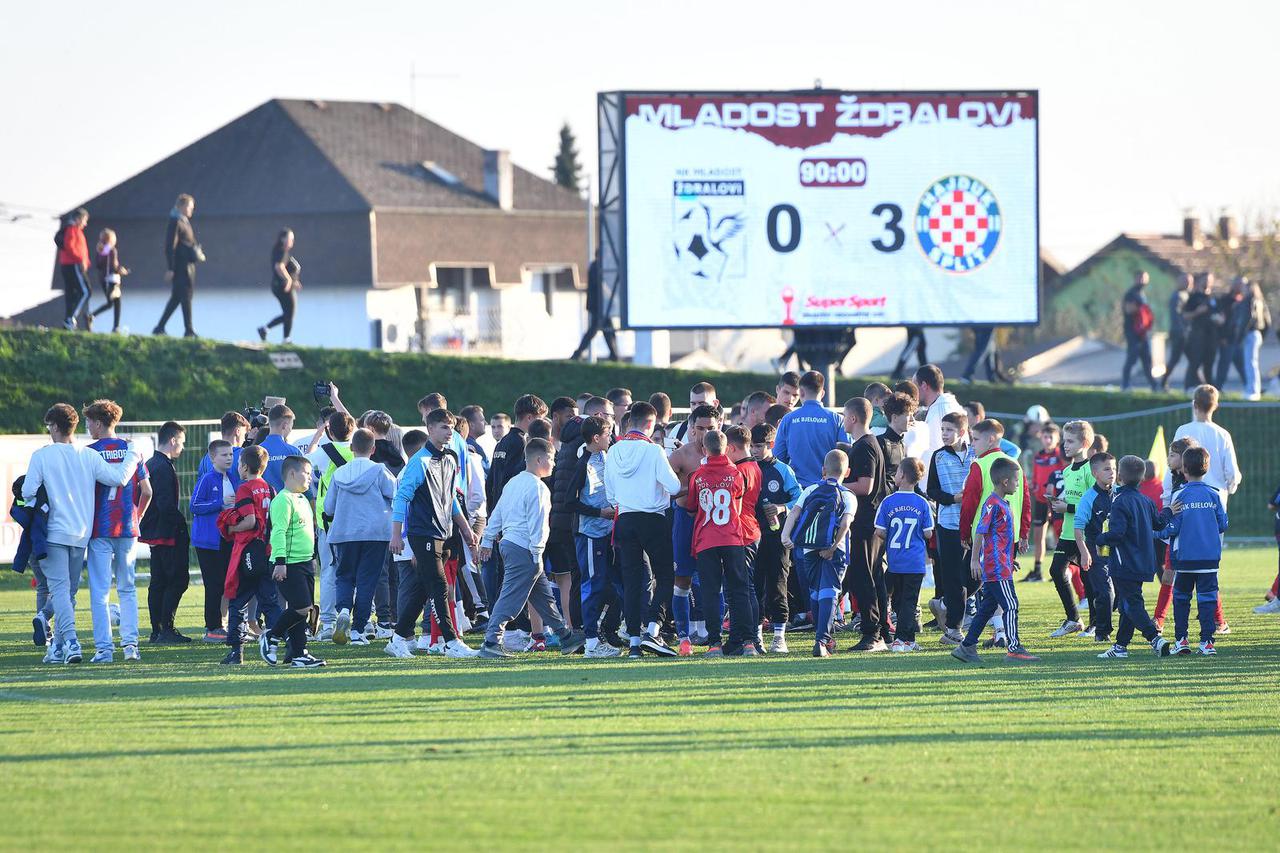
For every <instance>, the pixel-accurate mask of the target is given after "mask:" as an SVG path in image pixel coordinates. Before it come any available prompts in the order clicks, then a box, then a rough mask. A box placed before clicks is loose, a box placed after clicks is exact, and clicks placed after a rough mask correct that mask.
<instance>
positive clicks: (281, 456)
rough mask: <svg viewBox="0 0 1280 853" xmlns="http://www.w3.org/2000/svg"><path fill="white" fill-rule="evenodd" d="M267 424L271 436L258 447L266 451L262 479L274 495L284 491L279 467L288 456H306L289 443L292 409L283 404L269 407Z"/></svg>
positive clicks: (300, 449)
mask: <svg viewBox="0 0 1280 853" xmlns="http://www.w3.org/2000/svg"><path fill="white" fill-rule="evenodd" d="M267 423H268V425H269V426H270V427H271V434H270V435H268V436H267V437H266V438H264V439H262V443H261V444H260V445H259V447H261V448H262V449H263V450H265V451H267V470H266V471H264V472H263V474H262V479H264V480H266V481H267V484H268V485H269V486H271V488H272V489H274V490H275V492H276V494H279V493H280V492H283V491H284V475H283V474H282V473H281V466H282V465H284V460H286V459H288V458H289V457H290V456H306V454H305V453H303V452H302V448H300V447H296V446H294V445H292V444H290V443H289V433H291V432H293V409H290V408H289V407H288V406H286V405H284V404H283V403H281V404H279V405H275V406H272V407H271V411H269V412H267Z"/></svg>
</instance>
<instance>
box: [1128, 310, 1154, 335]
mask: <svg viewBox="0 0 1280 853" xmlns="http://www.w3.org/2000/svg"><path fill="white" fill-rule="evenodd" d="M1155 321H1156V318H1155V315H1154V314H1152V313H1151V306H1150V305H1148V304H1147V303H1145V302H1143V303H1142V304H1140V305H1139V306H1138V310H1137V311H1134V312H1133V321H1132V322H1133V331H1134V333H1135V334H1139V335H1145V334H1146V333H1147V332H1149V331H1151V327H1152V326H1154V325H1155Z"/></svg>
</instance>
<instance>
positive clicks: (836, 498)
mask: <svg viewBox="0 0 1280 853" xmlns="http://www.w3.org/2000/svg"><path fill="white" fill-rule="evenodd" d="M844 492H845V488H844V486H840V485H836V484H832V483H828V482H826V481H823V482H821V483H819V484H818V485H817V487H816V488H815V489H814V490H813V491H812V492H810V493H809V496H808V497H807V498H805V499H804V505H803V506H801V507H800V514H799V516H797V518H796V523H795V527H794V528H793V529H792V535H791V541H792V542H793V543H795V546H796V547H797V548H811V549H815V550H819V551H821V550H824V549H826V548H830V547H831V546H833V545H835V544H836V529H837V528H839V526H840V517H841V516H842V515H844Z"/></svg>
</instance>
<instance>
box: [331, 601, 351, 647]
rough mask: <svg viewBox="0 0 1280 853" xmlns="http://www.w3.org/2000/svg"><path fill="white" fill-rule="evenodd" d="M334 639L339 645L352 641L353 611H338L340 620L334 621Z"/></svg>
mask: <svg viewBox="0 0 1280 853" xmlns="http://www.w3.org/2000/svg"><path fill="white" fill-rule="evenodd" d="M333 641H334V642H335V643H337V644H338V645H339V646H345V645H346V644H347V643H349V642H351V611H350V610H347V609H345V608H344V609H343V610H341V611H339V613H338V620H337V621H336V622H334V623H333Z"/></svg>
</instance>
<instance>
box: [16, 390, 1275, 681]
mask: <svg viewBox="0 0 1280 853" xmlns="http://www.w3.org/2000/svg"><path fill="white" fill-rule="evenodd" d="M329 390H330V401H331V405H330V406H329V407H328V408H326V409H325V410H322V411H321V413H320V418H319V420H318V423H317V425H316V429H315V432H314V434H313V435H312V436H311V438H310V440H309V441H308V442H306V444H305V446H297V445H294V444H292V443H290V436H291V434H292V433H293V432H294V420H295V416H294V413H293V412H292V411H291V410H290V409H289V408H288V407H287V406H285V405H283V404H282V405H277V406H275V407H273V408H272V409H271V410H270V411H269V413H268V425H267V426H266V427H265V428H264V429H262V430H260V431H259V432H258V434H256V435H253V436H249V434H248V433H249V427H250V425H249V422H248V421H247V420H246V419H245V417H244V416H243V415H241V414H240V413H238V412H228V413H227V414H226V415H225V416H224V417H223V418H222V423H221V436H220V437H219V438H217V439H214V440H213V441H211V442H210V443H209V444H208V447H207V448H205V450H206V451H207V453H206V454H205V455H204V456H203V457H202V458H201V461H200V471H199V479H198V482H197V484H196V486H195V487H194V490H193V491H192V492H191V494H190V495H188V496H184V495H182V494H181V493H180V489H179V479H178V476H177V473H176V469H175V466H174V462H175V460H176V459H178V458H179V456H180V455H181V454H183V453H184V452H185V432H184V430H183V427H182V426H181V425H179V424H178V423H176V422H168V423H166V424H164V425H163V426H162V427H161V428H160V430H159V432H158V435H157V436H156V448H155V453H154V455H153V456H152V457H151V458H150V459H148V460H146V461H145V463H144V462H143V461H142V460H141V459H140V458H139V457H138V454H137V453H136V452H135V451H134V450H133V449H132V445H131V444H130V443H129V442H128V441H126V440H124V439H123V438H121V437H119V436H117V435H116V426H117V424H118V423H119V422H120V419H121V417H122V411H121V408H120V406H119V405H117V404H116V403H114V402H112V401H110V400H98V401H96V402H94V403H92V404H91V405H89V406H87V407H86V408H85V409H84V411H83V418H84V420H85V421H86V423H87V428H88V433H89V437H90V438H91V439H92V440H93V442H92V443H91V444H89V445H87V446H80V445H77V444H75V443H74V441H73V438H74V436H75V435H76V432H77V429H78V427H79V421H80V416H81V415H80V413H78V412H77V411H76V410H75V409H74V408H73V407H71V406H70V405H67V404H65V403H59V404H57V405H54V406H53V407H51V408H50V409H49V410H48V412H47V413H46V415H45V423H46V425H47V427H48V430H49V434H50V438H51V439H52V442H51V444H49V445H48V446H45V447H42V448H41V449H39V450H37V451H36V452H35V453H34V454H33V456H32V458H31V462H30V466H29V468H28V470H27V472H26V474H25V476H24V477H23V478H20V481H19V482H18V483H16V484H15V487H14V493H15V496H19V497H18V499H17V500H16V502H15V505H14V507H13V508H12V509H11V513H12V514H13V516H14V517H15V518H16V519H18V520H19V521H20V522H21V523H22V524H23V526H24V534H23V540H22V547H21V549H20V553H19V558H18V560H16V561H15V565H14V568H15V569H17V570H19V571H22V570H25V568H26V566H28V565H30V566H31V567H32V569H33V573H34V575H35V578H36V587H37V600H36V607H37V612H36V615H35V616H34V618H33V620H32V626H33V634H32V639H33V641H34V642H35V643H36V644H37V645H41V646H46V647H47V651H46V654H45V657H44V660H45V662H46V663H50V664H56V663H79V662H80V661H81V660H82V659H83V655H82V652H81V648H80V644H79V640H78V637H77V633H76V621H75V616H76V613H75V599H76V595H77V592H78V586H79V581H80V576H81V574H82V570H83V568H84V566H85V563H86V554H87V567H88V585H89V598H90V612H91V615H92V623H93V639H94V654H93V656H92V658H91V660H92V662H94V663H110V662H112V661H113V660H114V659H115V638H114V636H113V633H114V628H115V623H118V625H119V640H120V645H121V647H122V651H123V656H124V659H125V660H126V661H130V660H139V659H140V652H139V648H140V635H139V624H138V623H139V612H138V602H137V592H136V584H135V551H136V546H137V543H138V542H139V541H140V542H143V543H146V544H147V545H148V546H149V547H150V581H149V583H148V585H147V609H148V612H149V616H150V623H151V634H150V642H151V643H153V644H181V643H188V642H191V640H192V638H191V637H188V636H187V635H185V634H183V633H182V632H181V631H180V630H179V628H178V625H177V624H176V622H175V617H176V613H177V610H178V605H179V603H180V601H181V599H182V597H183V595H184V593H185V592H186V590H187V585H188V574H189V571H188V554H189V553H190V550H191V548H192V547H194V550H195V552H196V556H197V560H198V563H199V570H200V576H201V579H202V582H203V598H204V602H203V603H204V632H203V639H204V640H205V641H206V642H210V643H220V644H225V645H226V646H227V647H228V648H227V651H226V653H225V657H224V658H223V661H222V662H223V663H225V664H228V665H233V664H239V663H241V662H242V661H243V647H244V645H245V643H246V642H250V643H253V644H255V645H256V646H257V652H258V655H259V656H260V657H261V658H262V659H263V660H264V661H265V662H266V663H268V664H270V665H273V666H274V665H277V664H282V663H287V664H288V665H290V666H292V667H295V668H312V667H318V666H323V665H325V661H324V660H322V659H321V658H319V657H317V656H316V655H315V654H313V652H314V651H315V650H316V647H317V646H319V645H320V644H325V645H328V644H333V645H336V646H342V645H368V644H370V643H371V642H373V641H379V642H385V646H384V648H385V651H386V653H387V654H389V655H391V656H392V657H395V658H410V657H413V656H414V655H415V653H417V652H425V653H427V654H439V655H443V656H445V657H452V658H470V657H477V656H478V657H484V658H506V657H509V656H510V655H511V653H512V652H541V651H545V650H548V649H557V648H558V650H559V651H560V652H561V653H562V654H572V653H576V652H581V653H582V654H583V655H584V656H585V657H591V658H608V657H620V656H625V657H627V658H629V659H636V658H640V657H642V656H645V655H653V656H659V657H684V656H690V655H693V654H695V652H696V653H700V654H701V655H704V656H708V657H720V656H739V655H741V656H753V655H759V654H766V653H767V654H787V653H788V652H789V651H790V648H789V645H788V633H789V632H790V633H791V634H792V635H793V637H792V639H793V640H794V635H795V634H799V633H805V634H808V633H809V632H812V634H811V636H812V643H811V645H809V649H811V651H812V654H813V655H814V656H817V657H827V656H829V655H830V654H831V653H832V652H834V651H835V650H836V637H837V636H838V635H839V633H840V632H841V631H850V632H852V633H853V634H855V635H856V636H857V639H856V641H855V642H854V643H853V644H852V648H851V651H855V652H867V653H870V652H879V651H886V650H887V651H892V652H897V653H912V652H919V651H921V649H922V646H921V641H922V638H923V636H924V633H925V632H926V631H930V630H932V631H936V632H939V633H940V637H939V639H938V641H937V644H938V646H939V647H941V648H949V649H950V650H951V653H952V654H953V655H954V656H955V657H957V658H959V659H961V660H964V661H976V660H977V659H978V646H979V643H980V641H982V640H983V637H984V634H985V629H986V628H987V627H988V626H989V625H990V626H991V628H992V633H991V635H990V637H989V639H987V640H986V641H985V646H986V647H988V648H998V649H1001V650H1003V654H1004V656H1005V658H1006V659H1007V660H1010V661H1015V662H1026V661H1034V660H1036V658H1035V656H1034V655H1032V654H1031V653H1030V652H1028V651H1027V649H1026V648H1025V647H1024V646H1023V643H1022V639H1021V638H1022V636H1023V635H1022V634H1020V633H1019V610H1018V595H1017V592H1016V590H1015V587H1014V580H1015V573H1016V572H1018V571H1019V567H1018V565H1017V563H1016V560H1017V556H1018V554H1020V553H1026V552H1028V551H1031V553H1032V554H1033V555H1034V566H1033V568H1032V569H1031V570H1030V571H1029V572H1028V573H1027V574H1026V576H1025V577H1023V578H1022V580H1023V581H1036V580H1041V579H1042V560H1043V558H1044V555H1045V552H1046V550H1047V548H1048V547H1052V549H1053V550H1052V554H1053V556H1052V561H1051V564H1050V569H1049V575H1050V577H1051V578H1052V580H1053V582H1054V584H1055V586H1056V589H1057V592H1058V594H1059V596H1060V598H1061V601H1062V607H1063V610H1064V619H1063V621H1062V623H1061V625H1060V626H1058V627H1057V628H1056V629H1055V630H1053V632H1052V633H1051V634H1050V636H1052V637H1065V636H1068V635H1072V634H1078V635H1080V636H1084V637H1089V638H1092V639H1093V640H1094V641H1096V642H1098V643H1104V644H1105V650H1104V651H1103V652H1102V653H1101V654H1100V655H1099V657H1102V658H1123V657H1126V656H1127V655H1128V653H1129V652H1128V647H1129V644H1130V642H1131V640H1132V638H1133V634H1134V633H1135V632H1138V633H1141V634H1142V636H1143V638H1144V640H1145V641H1146V642H1147V643H1149V644H1150V647H1151V648H1152V649H1153V650H1154V651H1155V652H1156V653H1157V654H1159V655H1166V654H1170V653H1179V654H1190V653H1192V651H1193V648H1197V647H1198V650H1199V652H1200V653H1201V654H1213V653H1214V651H1215V650H1214V638H1215V635H1218V634H1224V633H1227V631H1228V630H1229V628H1228V626H1227V625H1226V624H1225V623H1224V622H1223V620H1222V616H1221V602H1220V599H1219V596H1218V591H1217V590H1218V586H1217V569H1218V565H1219V560H1220V558H1221V549H1222V534H1223V533H1224V532H1225V531H1226V529H1227V515H1226V504H1227V499H1228V495H1229V494H1231V493H1232V492H1234V491H1235V490H1236V488H1237V487H1238V485H1239V483H1240V479H1241V476H1240V472H1239V468H1238V466H1237V464H1236V459H1235V451H1234V448H1233V446H1232V442H1231V437H1230V435H1229V434H1228V433H1227V432H1226V431H1225V430H1223V429H1222V428H1221V427H1220V426H1218V425H1217V424H1215V423H1214V422H1213V414H1214V411H1215V409H1216V408H1217V402H1218V394H1217V391H1216V390H1215V389H1214V388H1213V387H1212V386H1208V385H1206V386H1201V387H1200V388H1198V389H1196V392H1195V395H1194V400H1193V413H1194V418H1193V420H1192V421H1191V422H1190V423H1188V424H1186V425H1184V426H1183V427H1181V428H1180V429H1179V430H1178V432H1177V434H1176V436H1175V440H1174V441H1173V443H1172V444H1171V446H1170V452H1169V457H1168V469H1169V470H1168V473H1167V474H1166V475H1165V476H1164V477H1163V479H1162V480H1161V479H1158V478H1157V477H1156V476H1155V472H1154V467H1155V466H1154V465H1153V463H1152V462H1150V461H1149V460H1145V459H1141V458H1139V457H1136V456H1124V457H1122V458H1120V459H1119V460H1117V459H1116V457H1115V456H1113V455H1111V454H1110V453H1109V452H1108V447H1107V441H1106V439H1105V438H1104V437H1103V436H1102V435H1100V434H1098V433H1097V432H1096V431H1095V430H1094V429H1093V427H1092V426H1091V425H1090V424H1089V423H1088V422H1085V421H1081V420H1074V421H1070V422H1068V423H1066V424H1065V425H1063V426H1062V427H1059V426H1058V425H1056V424H1054V423H1053V422H1052V421H1051V420H1050V418H1049V413H1048V412H1047V411H1045V410H1044V408H1043V407H1041V406H1033V407H1032V408H1031V409H1030V410H1028V412H1027V415H1026V418H1025V419H1024V420H1023V422H1022V424H1021V425H1020V426H1021V429H1020V435H1019V436H1017V437H1018V438H1019V440H1020V441H1021V447H1020V446H1018V445H1017V444H1015V443H1014V442H1013V441H1012V440H1011V438H1012V436H1008V437H1007V436H1006V434H1005V428H1004V426H1003V425H1002V424H1001V423H1000V422H999V421H998V420H996V419H993V418H989V417H987V416H986V413H985V411H984V410H983V407H982V404H981V403H979V402H977V401H970V402H969V403H968V404H967V405H965V406H962V405H961V404H960V403H959V402H958V401H957V400H956V398H955V396H954V395H952V394H950V393H948V392H947V391H946V390H945V387H944V378H943V375H942V371H941V370H940V369H939V368H937V367H936V366H934V365H932V364H926V365H924V366H922V367H920V368H919V369H918V370H917V371H916V373H915V375H914V379H913V380H903V381H901V382H898V383H896V384H895V385H894V386H893V387H892V388H890V387H888V386H886V385H884V384H882V383H872V384H871V385H869V386H867V388H866V390H865V391H864V392H863V394H862V395H861V396H857V397H853V398H852V399H850V400H848V401H847V402H846V403H845V404H844V406H843V407H842V408H841V409H840V410H838V411H832V410H831V409H828V408H827V407H826V406H824V405H823V402H822V401H823V394H824V380H823V377H822V375H821V374H819V373H816V372H808V373H805V374H804V375H803V376H798V375H796V374H795V373H787V374H784V375H783V376H782V377H781V379H780V380H779V382H778V384H777V386H776V388H775V389H774V392H773V393H769V392H767V391H756V392H754V393H752V394H750V395H748V396H747V397H746V398H745V399H744V400H742V401H741V402H740V403H734V404H733V405H732V406H731V407H729V408H728V409H727V410H726V409H725V408H724V407H723V406H722V405H721V403H720V401H719V400H718V398H717V392H716V389H715V388H714V387H713V386H712V384H711V383H709V382H699V383H698V384H696V385H694V386H693V388H692V389H690V393H689V407H690V411H689V414H688V417H687V418H684V419H682V420H678V421H673V420H672V417H671V400H670V398H669V397H668V396H667V395H666V394H663V393H656V394H654V395H653V396H652V397H650V398H649V399H648V400H647V401H646V400H640V401H633V400H632V397H631V392H630V391H629V390H627V389H624V388H615V389H612V390H611V391H609V392H608V393H607V394H605V395H604V396H597V395H595V394H593V393H584V394H581V395H580V396H579V397H578V398H576V399H574V398H569V397H559V398H556V399H555V400H553V401H552V403H551V404H550V406H548V405H547V404H546V403H545V402H544V401H543V400H542V399H540V398H539V397H537V396H535V395H533V394H526V395H524V396H521V397H520V398H519V399H518V400H516V401H515V405H514V409H513V414H512V415H511V416H508V415H506V414H497V415H494V416H493V418H492V419H489V420H486V417H485V413H484V411H483V410H482V409H481V408H480V407H479V406H476V405H470V406H466V407H465V408H463V409H462V410H461V411H460V412H459V413H458V414H457V415H455V414H453V413H452V412H450V410H449V408H448V404H447V401H446V399H445V397H444V396H443V395H442V394H439V393H432V394H428V395H426V396H425V397H423V398H422V399H421V400H419V401H418V411H419V414H420V415H421V420H422V427H421V428H420V429H419V428H415V429H406V428H402V427H399V426H396V425H395V424H394V423H393V421H392V419H391V417H390V416H389V415H388V414H387V413H385V412H383V411H379V410H369V411H365V412H364V413H363V414H360V415H359V416H358V417H356V416H354V415H353V414H352V413H351V412H350V411H349V410H348V409H347V407H346V405H344V403H343V402H342V400H341V398H340V396H339V391H338V388H337V387H336V386H332V385H331V386H330V389H329ZM1275 500H1276V502H1277V503H1280V495H1278V496H1277V497H1276V499H1275ZM184 509H185V510H186V511H185V512H184ZM188 513H189V514H190V517H191V518H192V523H191V524H190V526H188V522H187V515H188ZM1055 539H1056V545H1055V544H1054V540H1055ZM930 576H932V580H933V582H932V595H931V596H930V598H929V600H928V602H927V609H928V611H929V614H930V615H931V616H932V617H933V619H932V620H931V621H930V622H928V623H927V624H924V625H922V624H920V623H921V611H922V608H921V607H920V596H921V592H922V590H924V589H927V588H928V584H927V583H926V581H927V578H929V577H930ZM1157 576H1158V577H1159V578H1160V580H1161V588H1160V593H1159V597H1158V599H1157V603H1156V608H1155V613H1154V616H1153V615H1152V614H1151V613H1149V612H1148V610H1147V606H1146V604H1145V601H1144V597H1143V586H1144V584H1146V583H1148V582H1151V581H1153V580H1154V579H1155V578H1156V577H1157ZM113 577H114V581H115V587H116V591H117V596H118V600H119V605H118V615H113V612H112V607H111V605H110V591H111V585H112V578H113ZM317 578H318V584H317ZM1278 582H1280V580H1278ZM1276 592H1277V590H1276V588H1275V587H1274V586H1273V588H1272V590H1271V593H1270V594H1269V596H1268V599H1269V601H1268V603H1267V604H1264V605H1263V606H1262V607H1260V608H1258V611H1259V612H1277V611H1280V598H1277V597H1276ZM1193 596H1194V598H1195V600H1196V601H1197V616H1198V620H1199V636H1198V646H1197V645H1195V644H1193V643H1192V640H1191V638H1190V637H1189V634H1188V631H1189V626H1188V622H1189V618H1190V605H1191V601H1192V598H1193ZM1170 603H1172V606H1173V612H1174V626H1175V627H1174V635H1175V636H1174V642H1172V643H1170V642H1168V641H1166V640H1165V638H1164V637H1163V636H1162V630H1163V625H1164V621H1165V618H1166V615H1167V612H1168V609H1169V605H1170ZM1082 607H1083V608H1084V609H1085V611H1086V612H1087V614H1088V616H1087V619H1084V618H1082V616H1081V609H1082ZM1113 612H1114V613H1116V614H1117V615H1116V616H1114V617H1113ZM468 634H475V635H481V636H482V639H479V647H478V648H477V647H475V646H474V645H472V644H468V643H467V642H466V641H465V640H464V637H465V636H466V635H468Z"/></svg>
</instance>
